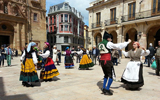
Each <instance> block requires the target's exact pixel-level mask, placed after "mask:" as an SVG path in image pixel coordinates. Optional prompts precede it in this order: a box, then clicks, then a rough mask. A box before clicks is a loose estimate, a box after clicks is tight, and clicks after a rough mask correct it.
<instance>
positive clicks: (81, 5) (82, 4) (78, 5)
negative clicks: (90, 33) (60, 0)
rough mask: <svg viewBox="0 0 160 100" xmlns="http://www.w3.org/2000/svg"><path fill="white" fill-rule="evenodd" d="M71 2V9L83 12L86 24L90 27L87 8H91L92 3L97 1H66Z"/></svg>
mask: <svg viewBox="0 0 160 100" xmlns="http://www.w3.org/2000/svg"><path fill="white" fill-rule="evenodd" d="M65 1H66V2H69V4H70V6H71V7H74V8H75V9H76V10H77V11H79V12H81V14H82V16H83V17H84V22H85V24H86V25H88V16H89V14H88V11H87V10H86V8H88V7H89V4H90V2H92V1H95V0H65Z"/></svg>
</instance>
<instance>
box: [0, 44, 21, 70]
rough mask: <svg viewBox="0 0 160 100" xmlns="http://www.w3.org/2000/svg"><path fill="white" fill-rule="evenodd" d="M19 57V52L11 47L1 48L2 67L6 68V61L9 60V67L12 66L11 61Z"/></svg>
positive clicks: (0, 60)
mask: <svg viewBox="0 0 160 100" xmlns="http://www.w3.org/2000/svg"><path fill="white" fill-rule="evenodd" d="M13 56H14V57H18V50H17V49H13V48H10V45H1V48H0V67H4V61H5V60H7V65H8V66H11V59H13Z"/></svg>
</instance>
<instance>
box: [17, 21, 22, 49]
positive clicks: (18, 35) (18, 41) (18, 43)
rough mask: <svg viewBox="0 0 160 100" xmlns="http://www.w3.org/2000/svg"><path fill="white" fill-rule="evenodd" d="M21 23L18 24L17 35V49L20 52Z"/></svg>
mask: <svg viewBox="0 0 160 100" xmlns="http://www.w3.org/2000/svg"><path fill="white" fill-rule="evenodd" d="M19 27H20V26H19V23H17V33H16V47H17V48H16V49H17V50H18V52H20V42H21V41H20V28H19Z"/></svg>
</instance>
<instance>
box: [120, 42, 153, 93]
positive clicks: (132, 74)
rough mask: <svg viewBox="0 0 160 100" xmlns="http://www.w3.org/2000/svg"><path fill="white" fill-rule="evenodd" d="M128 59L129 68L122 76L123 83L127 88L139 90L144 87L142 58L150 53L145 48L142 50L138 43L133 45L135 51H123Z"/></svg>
mask: <svg viewBox="0 0 160 100" xmlns="http://www.w3.org/2000/svg"><path fill="white" fill-rule="evenodd" d="M122 53H123V54H124V55H125V56H126V57H130V58H131V61H130V62H128V64H127V67H126V69H125V71H124V73H123V75H122V78H121V81H122V82H123V83H124V84H126V86H127V87H126V88H129V89H131V90H132V89H134V90H135V89H138V88H139V87H142V86H143V85H144V80H143V64H142V62H141V61H140V60H141V59H140V57H141V56H147V55H149V53H150V51H149V50H146V49H145V48H142V49H140V45H139V43H138V42H134V43H133V49H131V50H130V51H128V52H125V51H122Z"/></svg>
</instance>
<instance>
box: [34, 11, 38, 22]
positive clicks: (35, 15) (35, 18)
mask: <svg viewBox="0 0 160 100" xmlns="http://www.w3.org/2000/svg"><path fill="white" fill-rule="evenodd" d="M33 18H34V19H33V20H34V21H38V18H37V13H34V15H33Z"/></svg>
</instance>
